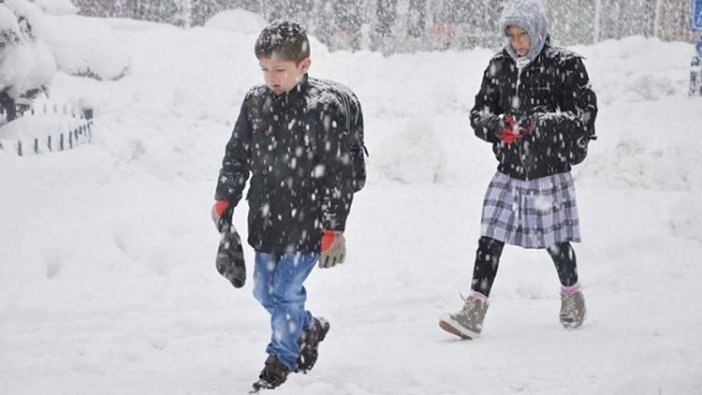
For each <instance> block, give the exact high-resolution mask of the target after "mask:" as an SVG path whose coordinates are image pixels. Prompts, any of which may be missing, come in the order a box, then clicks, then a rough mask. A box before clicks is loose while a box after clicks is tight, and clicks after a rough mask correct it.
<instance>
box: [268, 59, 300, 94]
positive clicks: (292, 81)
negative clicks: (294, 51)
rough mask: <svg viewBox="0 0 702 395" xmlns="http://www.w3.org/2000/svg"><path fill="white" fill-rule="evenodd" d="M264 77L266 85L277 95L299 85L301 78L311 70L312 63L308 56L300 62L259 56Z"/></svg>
mask: <svg viewBox="0 0 702 395" xmlns="http://www.w3.org/2000/svg"><path fill="white" fill-rule="evenodd" d="M258 63H259V64H260V65H261V71H262V72H263V79H264V80H265V81H266V85H268V87H269V88H271V90H272V91H273V93H275V94H276V95H282V94H283V93H286V92H290V90H292V89H293V88H294V87H295V85H297V83H298V81H300V78H302V76H303V75H305V73H306V72H307V70H309V68H310V64H311V63H312V62H311V60H310V58H309V57H307V58H305V59H303V60H301V61H300V62H299V63H295V61H293V60H282V59H276V58H259V59H258Z"/></svg>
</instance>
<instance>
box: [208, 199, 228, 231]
mask: <svg viewBox="0 0 702 395" xmlns="http://www.w3.org/2000/svg"><path fill="white" fill-rule="evenodd" d="M228 208H229V201H228V200H217V201H216V202H215V204H214V206H212V222H214V224H215V227H216V228H217V230H218V231H221V227H222V224H221V220H222V215H223V214H224V212H225V211H227V209H228Z"/></svg>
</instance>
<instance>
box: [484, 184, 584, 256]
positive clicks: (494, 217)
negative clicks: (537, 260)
mask: <svg viewBox="0 0 702 395" xmlns="http://www.w3.org/2000/svg"><path fill="white" fill-rule="evenodd" d="M480 222H481V228H482V229H481V236H487V237H491V238H493V239H496V240H500V241H502V242H504V243H507V244H513V245H518V246H522V247H525V248H548V247H551V246H553V245H555V244H558V243H563V242H566V241H573V242H579V241H580V225H579V223H578V208H577V205H576V204H575V186H574V184H573V177H572V176H571V174H570V173H569V172H568V173H559V174H554V175H551V176H547V177H542V178H537V179H535V180H528V181H524V180H519V179H515V178H512V177H510V176H508V175H506V174H503V173H501V172H499V171H498V172H497V173H495V176H494V177H493V178H492V181H490V186H489V187H488V190H487V193H486V194H485V199H484V200H483V214H482V218H481V221H480Z"/></svg>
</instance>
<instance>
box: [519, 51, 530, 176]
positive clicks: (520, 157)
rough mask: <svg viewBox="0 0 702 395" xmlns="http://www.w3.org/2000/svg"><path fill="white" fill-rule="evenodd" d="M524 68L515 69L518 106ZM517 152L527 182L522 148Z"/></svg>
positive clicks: (527, 174)
mask: <svg viewBox="0 0 702 395" xmlns="http://www.w3.org/2000/svg"><path fill="white" fill-rule="evenodd" d="M527 66H528V65H527ZM527 66H524V67H527ZM524 67H522V68H519V67H517V92H516V95H517V101H518V102H519V105H520V106H521V104H522V103H521V99H520V98H519V85H521V83H522V70H524ZM517 151H518V153H519V163H521V164H522V168H523V169H524V176H525V178H526V180H529V172H528V171H527V166H526V164H525V163H524V159H523V158H522V146H521V145H518V146H517Z"/></svg>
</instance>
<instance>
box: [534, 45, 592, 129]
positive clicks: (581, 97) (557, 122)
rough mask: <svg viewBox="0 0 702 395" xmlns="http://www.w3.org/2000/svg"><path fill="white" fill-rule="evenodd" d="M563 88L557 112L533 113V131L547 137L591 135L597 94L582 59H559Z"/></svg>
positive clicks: (572, 57) (574, 57)
mask: <svg viewBox="0 0 702 395" xmlns="http://www.w3.org/2000/svg"><path fill="white" fill-rule="evenodd" d="M562 68H563V72H564V77H563V83H564V86H563V89H562V90H561V92H560V95H561V97H560V98H559V103H560V111H559V112H555V113H554V112H542V113H538V112H537V113H535V114H534V115H535V116H536V118H537V121H538V128H537V135H540V136H541V138H545V139H549V140H561V139H563V140H567V141H571V142H574V141H577V140H580V139H591V138H593V136H594V135H595V118H596V117H597V97H596V96H595V92H594V91H593V90H592V88H591V86H590V79H589V77H588V74H587V71H586V70H585V65H584V64H583V62H582V59H581V58H580V57H577V56H571V57H569V58H567V59H566V60H565V61H564V62H563V66H562Z"/></svg>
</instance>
